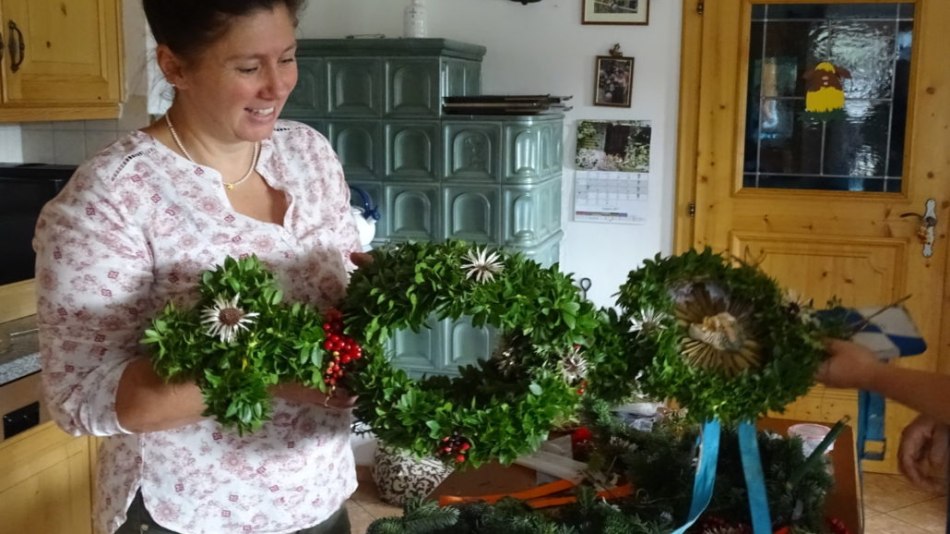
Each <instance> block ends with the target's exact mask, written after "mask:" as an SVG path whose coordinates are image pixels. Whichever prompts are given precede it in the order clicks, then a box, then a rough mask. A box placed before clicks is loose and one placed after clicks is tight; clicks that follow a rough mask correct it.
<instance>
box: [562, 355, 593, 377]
mask: <svg viewBox="0 0 950 534" xmlns="http://www.w3.org/2000/svg"><path fill="white" fill-rule="evenodd" d="M587 367H588V366H587V360H586V359H585V358H584V355H583V354H581V348H580V347H579V346H575V347H573V348H572V349H571V350H570V352H568V353H567V354H565V355H564V357H563V358H561V376H563V377H564V380H565V381H566V382H567V383H569V384H573V383H574V382H577V381H579V380H583V379H584V377H586V376H587Z"/></svg>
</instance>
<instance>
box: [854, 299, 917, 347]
mask: <svg viewBox="0 0 950 534" xmlns="http://www.w3.org/2000/svg"><path fill="white" fill-rule="evenodd" d="M846 321H847V322H848V324H853V325H862V324H863V327H862V328H861V329H860V330H859V331H858V332H857V333H856V334H854V336H852V337H851V341H854V342H855V343H857V344H859V345H864V346H865V347H867V348H869V349H871V350H872V351H873V352H874V353H875V354H877V355H878V357H879V358H881V359H882V360H892V359H894V358H899V357H902V356H915V355H917V354H922V353H923V352H924V351H926V350H927V343H926V342H925V341H924V338H923V337H921V335H920V332H918V331H917V326H916V325H914V321H913V320H912V319H911V318H910V314H909V313H907V309H905V308H904V307H903V306H893V307H890V308H887V309H885V310H883V311H882V310H881V308H859V309H850V310H847V316H846ZM865 323H866V324H865Z"/></svg>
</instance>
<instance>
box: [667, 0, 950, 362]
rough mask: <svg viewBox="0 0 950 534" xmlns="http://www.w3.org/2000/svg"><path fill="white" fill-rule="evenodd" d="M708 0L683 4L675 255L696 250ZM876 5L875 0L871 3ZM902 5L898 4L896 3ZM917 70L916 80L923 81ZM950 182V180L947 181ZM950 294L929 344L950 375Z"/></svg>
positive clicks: (947, 276)
mask: <svg viewBox="0 0 950 534" xmlns="http://www.w3.org/2000/svg"><path fill="white" fill-rule="evenodd" d="M705 1H706V0H682V2H683V7H682V38H681V48H680V86H679V88H680V93H679V109H678V111H679V113H678V117H679V120H678V124H677V148H676V197H675V203H676V204H675V206H676V207H675V216H674V220H673V251H674V253H682V252H685V251H687V250H689V249H690V248H692V247H693V243H694V241H695V231H694V222H695V219H694V218H693V215H692V213H693V210H694V209H695V208H694V206H695V202H696V186H697V181H698V180H699V179H701V178H700V177H699V176H697V166H698V165H697V163H698V154H699V134H700V123H699V109H700V98H701V94H702V87H701V84H700V81H701V70H702V52H703V50H702V43H703V14H702V11H703V7H704V3H705ZM871 1H874V0H871ZM894 1H899V0H894ZM916 71H917V69H916V68H915V69H914V72H915V74H914V77H915V78H916V79H917V80H920V79H921V77H920V76H919V74H916ZM944 178H945V179H950V176H946V177H944ZM946 237H947V236H945V235H941V236H938V243H939V245H942V246H940V249H943V251H942V253H943V254H944V255H947V254H948V250H947V249H948V247H947V239H946ZM948 259H950V258H948ZM944 263H945V268H944V280H950V261H946V262H944ZM948 297H950V290H948V291H947V296H946V297H945V298H944V302H945V305H944V308H945V309H946V310H947V312H946V313H943V315H942V319H941V328H940V337H939V339H936V340H930V345H931V346H933V345H934V344H936V346H937V347H938V353H937V370H938V372H941V373H944V374H950V298H948Z"/></svg>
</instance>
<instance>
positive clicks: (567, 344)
mask: <svg viewBox="0 0 950 534" xmlns="http://www.w3.org/2000/svg"><path fill="white" fill-rule="evenodd" d="M371 254H372V256H373V262H372V263H370V264H368V265H366V266H363V267H360V268H359V269H358V270H357V271H356V272H354V273H353V276H352V278H351V280H350V285H349V288H348V290H347V297H346V299H345V301H344V304H343V305H342V306H341V311H342V312H343V314H344V321H345V325H346V328H345V331H346V332H347V333H348V334H349V335H351V336H352V337H354V338H355V339H357V340H358V341H359V343H360V344H361V345H362V346H363V353H364V354H365V356H366V357H365V358H364V359H363V360H362V361H361V362H359V364H358V365H357V367H356V369H354V372H352V373H350V374H348V375H347V378H346V382H345V383H346V387H347V388H349V390H350V391H351V392H352V393H354V394H356V395H358V396H359V400H358V402H357V405H356V408H355V414H356V416H357V418H358V419H360V420H361V421H363V422H365V423H366V424H368V425H369V426H370V427H371V428H372V431H373V433H374V434H376V436H377V437H378V438H379V439H380V440H381V441H382V442H383V443H385V444H387V445H389V446H393V447H397V448H400V449H405V450H409V451H411V452H413V453H415V454H416V455H419V456H427V455H435V456H437V457H439V458H441V459H442V460H444V461H446V462H447V463H452V464H457V465H459V464H461V465H468V466H477V465H479V464H481V463H483V462H485V461H489V460H496V459H497V460H499V461H501V462H502V463H506V464H507V463H511V462H513V461H514V460H515V459H516V458H517V457H518V456H520V455H522V454H525V453H528V452H532V451H534V450H536V449H537V448H538V447H539V446H540V444H541V442H542V441H543V440H544V439H546V438H547V435H548V432H549V431H550V430H551V429H552V428H553V427H555V426H556V425H557V424H558V423H559V422H562V420H566V419H568V418H570V417H572V416H573V415H574V413H575V410H576V408H577V406H578V401H579V396H580V395H579V394H580V393H582V392H583V387H584V376H585V373H586V370H587V367H588V365H591V364H592V363H593V362H588V361H587V360H586V359H585V347H586V346H588V345H589V344H590V342H591V335H592V333H593V331H594V329H595V327H596V325H597V322H598V316H597V313H596V312H595V311H594V308H593V306H592V305H591V304H590V303H589V302H587V301H585V300H584V299H582V298H581V297H580V295H579V291H578V290H577V288H576V287H575V286H574V283H573V281H572V280H571V278H570V276H568V275H566V274H563V273H561V272H559V271H558V270H557V267H556V266H554V267H550V268H544V267H542V266H540V265H539V264H537V263H536V262H534V261H532V260H529V259H527V258H525V257H524V256H523V255H521V254H517V253H508V252H505V251H503V250H495V251H490V250H489V249H488V248H487V247H478V246H476V245H472V244H469V243H465V242H461V241H448V242H445V243H441V244H435V243H406V244H399V245H394V246H388V247H384V248H378V249H375V250H373V251H372V252H371ZM433 314H434V315H436V316H437V317H438V318H439V319H443V318H452V319H459V318H460V317H462V316H470V317H471V321H472V324H473V325H475V326H484V325H490V326H493V327H496V328H498V329H499V330H500V338H501V345H500V346H499V347H498V348H497V349H496V350H495V351H494V353H493V354H492V355H491V357H490V358H488V359H485V360H480V361H479V362H478V365H475V366H463V367H461V368H460V369H459V373H460V376H458V377H455V378H449V377H445V376H429V377H425V378H423V379H421V380H418V381H414V380H412V379H410V378H409V377H408V375H407V374H406V373H405V372H404V371H402V370H400V369H396V368H395V367H393V365H392V364H391V362H390V359H389V357H388V355H387V354H386V349H385V347H386V341H387V339H389V337H390V336H391V334H392V333H393V332H394V331H396V330H400V329H413V330H416V331H418V330H419V329H420V328H422V327H423V326H424V325H425V324H426V322H427V320H428V319H429V318H430V316H432V315H433Z"/></svg>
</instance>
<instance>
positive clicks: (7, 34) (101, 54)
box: [0, 0, 122, 122]
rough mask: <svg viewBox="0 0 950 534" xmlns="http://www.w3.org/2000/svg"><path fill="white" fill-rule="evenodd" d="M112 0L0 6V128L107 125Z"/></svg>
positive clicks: (7, 0)
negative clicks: (60, 122)
mask: <svg viewBox="0 0 950 534" xmlns="http://www.w3.org/2000/svg"><path fill="white" fill-rule="evenodd" d="M120 29H121V9H120V3H119V0H70V1H69V2H64V1H61V0H56V1H54V0H0V42H2V46H0V51H2V57H0V67H2V68H0V86H2V87H0V89H2V91H0V95H2V97H0V122H26V121H49V120H80V119H110V118H111V119H114V118H117V117H118V116H119V102H120V101H121V96H122V95H121V93H122V84H121V81H122V80H121V59H122V47H121V35H122V32H121V31H120Z"/></svg>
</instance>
